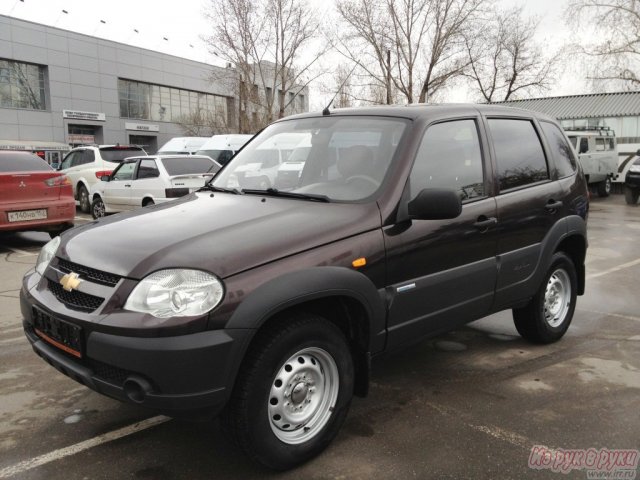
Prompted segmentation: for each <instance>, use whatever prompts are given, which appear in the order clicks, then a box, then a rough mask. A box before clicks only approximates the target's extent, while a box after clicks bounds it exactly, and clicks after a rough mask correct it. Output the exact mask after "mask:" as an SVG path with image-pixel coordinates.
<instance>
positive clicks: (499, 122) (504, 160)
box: [489, 118, 549, 192]
mask: <svg viewBox="0 0 640 480" xmlns="http://www.w3.org/2000/svg"><path fill="white" fill-rule="evenodd" d="M489 129H490V130H491V138H492V139H493V147H494V150H495V153H496V163H497V169H498V183H499V185H500V191H501V192H502V191H504V190H509V189H512V188H518V187H523V186H526V185H530V184H533V183H537V182H541V181H544V180H548V179H549V170H548V168H547V161H546V158H545V155H544V150H543V149H542V144H541V143H540V138H539V137H538V134H537V132H536V129H535V127H534V126H533V123H532V122H531V120H526V119H510V118H509V119H503V118H491V119H489Z"/></svg>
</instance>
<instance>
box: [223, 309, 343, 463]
mask: <svg viewBox="0 0 640 480" xmlns="http://www.w3.org/2000/svg"><path fill="white" fill-rule="evenodd" d="M257 335H258V337H257V338H256V339H255V341H254V343H253V344H252V346H251V348H250V350H249V352H248V353H247V355H246V357H245V359H244V361H243V364H242V366H241V368H240V372H239V373H238V377H237V380H236V385H235V387H234V390H233V393H232V395H231V398H230V399H229V402H228V404H227V407H226V408H225V411H224V412H223V415H222V426H223V428H224V430H225V431H226V433H227V435H229V436H230V437H231V438H232V439H233V440H234V441H235V443H236V444H237V445H238V446H239V447H240V448H241V449H242V450H243V451H244V452H245V453H246V454H247V455H248V456H249V457H250V458H252V459H253V460H254V461H256V462H258V463H260V464H262V465H264V466H266V467H268V468H271V469H273V470H286V469H289V468H292V467H294V466H296V465H299V464H301V463H304V462H306V461H308V460H309V459H311V458H313V457H314V456H316V455H318V454H319V453H320V452H322V451H323V450H324V449H325V448H326V447H327V445H329V443H330V442H331V440H333V438H334V437H335V436H336V434H337V433H338V431H339V429H340V427H341V426H342V424H343V422H344V420H345V418H346V415H347V412H348V410H349V405H350V404H351V399H352V397H353V383H354V368H353V359H352V357H351V353H350V350H349V345H348V344H347V341H346V339H345V337H344V335H343V333H342V332H341V331H340V329H339V328H338V327H336V326H335V325H334V324H332V323H331V322H329V321H327V320H326V319H324V318H322V317H320V316H318V315H312V314H307V313H298V314H296V315H288V316H286V317H283V318H280V319H278V320H277V321H276V322H275V323H274V324H273V325H271V326H269V327H267V330H265V331H262V332H259V333H258V334H257ZM310 350H315V351H317V352H318V353H319V354H320V355H322V354H327V355H328V356H329V357H330V358H331V359H332V360H333V362H334V364H333V367H337V368H336V369H332V368H328V369H326V368H324V367H323V365H325V364H323V363H322V362H323V361H326V359H325V360H323V357H321V356H319V355H317V354H316V356H315V357H314V356H313V355H314V354H313V353H312V354H311V355H310V356H306V355H305V358H307V362H306V365H304V364H305V362H304V358H302V357H299V356H298V354H299V353H300V352H306V351H310ZM294 356H295V357H294ZM295 358H297V360H298V361H297V362H296V361H295ZM300 358H302V361H300ZM316 360H317V363H316ZM312 363H313V366H312V365H311V364H312ZM292 365H293V367H292ZM292 368H293V371H292V370H291V369H292ZM305 368H309V370H313V369H315V370H318V371H322V372H324V373H325V375H323V376H322V378H323V379H329V378H333V379H337V387H335V382H333V383H331V382H324V383H323V382H321V381H316V382H315V383H310V384H307V383H306V382H307V380H301V379H300V378H296V377H292V375H298V374H299V373H300V372H304V371H305V370H304V369H305ZM286 369H288V370H286ZM285 370H286V372H290V373H288V374H287V373H285ZM330 372H333V373H330ZM305 375H306V373H305ZM304 378H307V377H304ZM308 378H313V377H312V373H309V377H308ZM278 382H280V383H279V384H278ZM283 382H284V384H283ZM297 382H299V383H297ZM300 384H304V385H303V386H302V388H300V389H299V388H298V387H299V386H300ZM320 384H323V385H324V387H323V388H322V389H320V388H319V387H318V385H320ZM309 385H311V387H309ZM313 385H315V388H314V387H313ZM327 385H334V388H337V393H336V392H335V391H334V390H332V388H330V387H327ZM280 387H281V391H280V393H278V391H279V389H280ZM287 389H289V390H287ZM315 389H318V391H319V392H322V393H316V392H315ZM287 391H289V392H290V396H289V397H288V398H287V396H286V392H287ZM332 391H333V392H334V393H333V394H334V396H335V401H333V400H332V401H324V400H323V399H327V398H329V396H331V395H330V393H327V392H332ZM274 392H275V393H274ZM296 393H297V394H302V395H303V396H305V398H306V400H301V399H300V398H299V397H298V399H297V401H298V403H296V399H295V396H294V395H295V394H296ZM325 393H327V394H326V395H325ZM279 394H283V398H282V402H279V401H278V398H276V397H277V396H278V395H279ZM314 395H317V396H316V397H313V396H314ZM331 398H333V397H331ZM312 399H313V403H310V404H309V406H307V403H306V402H311V401H312ZM274 401H276V403H273V402H274ZM318 401H320V403H319V404H318ZM331 403H334V405H333V407H331ZM314 404H315V405H316V406H314ZM317 405H320V406H317ZM321 406H324V408H321ZM297 408H301V409H302V408H305V409H307V410H308V411H310V412H313V414H312V415H311V419H310V420H308V421H307V422H306V423H304V426H303V427H300V425H302V424H298V425H297V426H294V425H289V424H288V423H287V424H277V421H280V422H283V421H287V418H288V417H287V415H288V414H289V412H290V411H291V410H293V413H291V415H293V416H295V415H296V414H297V412H296V409H297ZM274 409H279V410H275V411H276V413H277V411H282V413H283V416H284V418H282V417H281V416H280V415H278V414H275V415H274V414H273V413H274ZM318 412H324V416H323V415H321V414H319V413H318ZM304 413H305V412H304V410H302V411H301V412H300V414H301V415H304ZM318 418H324V420H323V421H319V420H318V424H317V425H315V426H314V425H313V424H314V421H316V419H318ZM280 425H282V428H283V429H284V431H283V430H281V429H280ZM308 425H310V426H311V427H308ZM296 427H297V428H296ZM287 429H288V430H287ZM276 431H277V432H278V433H277V434H276V433H275V432H276ZM309 432H311V433H309ZM278 435H280V436H282V435H298V436H306V435H312V436H311V437H310V438H302V439H298V440H299V442H300V443H292V442H290V441H288V439H287V440H286V441H285V440H282V439H281V438H279V436H278Z"/></svg>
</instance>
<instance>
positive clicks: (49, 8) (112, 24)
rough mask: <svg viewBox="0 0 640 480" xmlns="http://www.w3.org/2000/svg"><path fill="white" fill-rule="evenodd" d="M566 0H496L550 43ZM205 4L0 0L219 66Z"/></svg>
mask: <svg viewBox="0 0 640 480" xmlns="http://www.w3.org/2000/svg"><path fill="white" fill-rule="evenodd" d="M567 1H568V0H535V1H531V0H529V1H516V0H499V3H500V4H502V5H504V6H505V7H507V8H508V7H510V6H513V5H516V4H524V5H525V9H526V11H527V12H528V13H530V14H532V15H537V16H538V17H540V18H541V25H540V29H539V37H540V40H541V41H545V42H547V43H549V44H550V45H551V46H552V47H553V46H558V45H561V44H562V43H563V42H565V41H566V40H567V39H569V38H570V33H569V32H568V31H567V29H566V27H565V26H564V22H563V18H562V16H563V11H564V9H565V7H566V5H567ZM208 3H209V1H208V0H179V1H161V0H106V1H97V0H24V2H22V1H20V0H0V14H4V15H11V16H13V17H17V18H21V19H24V20H30V21H33V22H37V23H43V24H46V25H52V26H56V27H59V28H63V29H66V30H72V31H76V32H80V33H85V34H88V35H94V36H97V37H102V38H106V39H109V40H114V41H118V42H122V43H128V44H131V45H135V46H138V47H143V48H149V49H152V50H158V51H161V52H164V53H169V54H172V55H178V56H183V57H186V58H190V59H193V60H197V61H201V62H207V63H213V64H217V65H221V62H220V61H219V60H218V59H217V58H216V57H215V56H214V55H212V54H210V53H209V52H207V48H206V46H205V45H204V43H203V42H202V40H201V38H200V36H201V35H206V34H207V33H208V25H207V21H206V19H205V18H204V15H203V12H204V9H205V7H206V5H208ZM312 3H314V4H316V5H317V6H318V8H320V9H329V8H330V7H331V5H332V0H329V1H327V0H312ZM62 10H66V11H67V12H68V13H66V14H65V13H63V12H62ZM101 20H103V21H105V22H106V23H101ZM134 29H135V30H138V32H139V33H136V32H135V31H134ZM163 37H166V38H167V39H168V40H164V39H163ZM584 89H585V86H584V84H583V82H582V81H581V80H580V79H576V78H573V77H571V76H569V75H565V76H564V77H563V79H562V81H561V82H560V83H559V84H558V86H557V87H556V88H554V89H553V90H552V91H550V92H549V93H548V94H549V95H567V94H575V93H584ZM314 92H315V89H314V90H312V99H311V103H312V107H313V106H314V105H318V102H319V103H320V104H322V102H323V99H321V98H317V97H318V96H319V93H316V94H315V96H316V98H313V94H314ZM447 99H448V100H450V101H465V100H468V99H469V98H468V97H467V95H466V91H465V90H464V89H456V90H455V91H453V92H450V94H449V95H448V98H447Z"/></svg>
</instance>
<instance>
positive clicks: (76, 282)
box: [60, 272, 82, 292]
mask: <svg viewBox="0 0 640 480" xmlns="http://www.w3.org/2000/svg"><path fill="white" fill-rule="evenodd" d="M81 282H82V280H81V279H80V276H79V275H78V274H77V273H75V272H71V273H67V274H66V275H65V276H63V277H62V278H61V279H60V285H62V288H63V289H65V290H66V291H67V292H70V291H72V290H76V289H77V288H78V287H79V286H80V283H81Z"/></svg>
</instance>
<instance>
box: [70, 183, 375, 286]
mask: <svg viewBox="0 0 640 480" xmlns="http://www.w3.org/2000/svg"><path fill="white" fill-rule="evenodd" d="M375 228H380V214H379V211H378V208H377V205H376V204H375V203H373V202H372V203H369V204H345V203H320V202H311V201H305V200H297V199H285V198H275V197H263V196H259V195H248V194H247V195H233V194H228V193H215V194H211V193H208V192H207V193H205V192H200V193H195V194H192V195H189V196H186V197H183V198H182V199H179V200H176V201H172V202H168V203H164V204H160V205H155V206H152V207H146V208H143V209H139V210H136V211H134V212H129V213H124V214H117V215H113V216H109V217H106V218H103V219H100V220H98V221H95V222H91V223H89V224H87V225H83V226H81V227H78V228H74V229H73V230H70V231H69V232H67V234H65V235H63V238H62V243H61V246H60V248H59V250H58V256H59V257H61V258H64V259H67V260H69V261H71V262H74V263H77V264H80V265H84V266H87V267H91V268H95V269H98V270H102V271H105V272H110V273H114V274H117V275H122V276H125V277H130V278H137V279H140V278H143V277H144V276H146V275H147V274H149V273H151V272H153V271H156V270H159V269H163V268H196V269H201V270H207V271H209V272H211V273H214V274H215V275H217V276H219V277H220V278H225V277H228V276H230V275H234V274H236V273H239V272H241V271H244V270H248V269H251V268H254V267H256V266H259V265H262V264H265V263H269V262H272V261H274V260H277V259H279V258H283V257H286V256H289V255H293V254H296V253H298V252H301V251H304V250H308V249H310V248H314V247H316V246H319V245H323V244H326V243H330V242H333V241H336V240H340V239H342V238H347V237H350V236H353V235H357V234H358V233H362V232H365V231H368V230H373V229H375Z"/></svg>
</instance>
